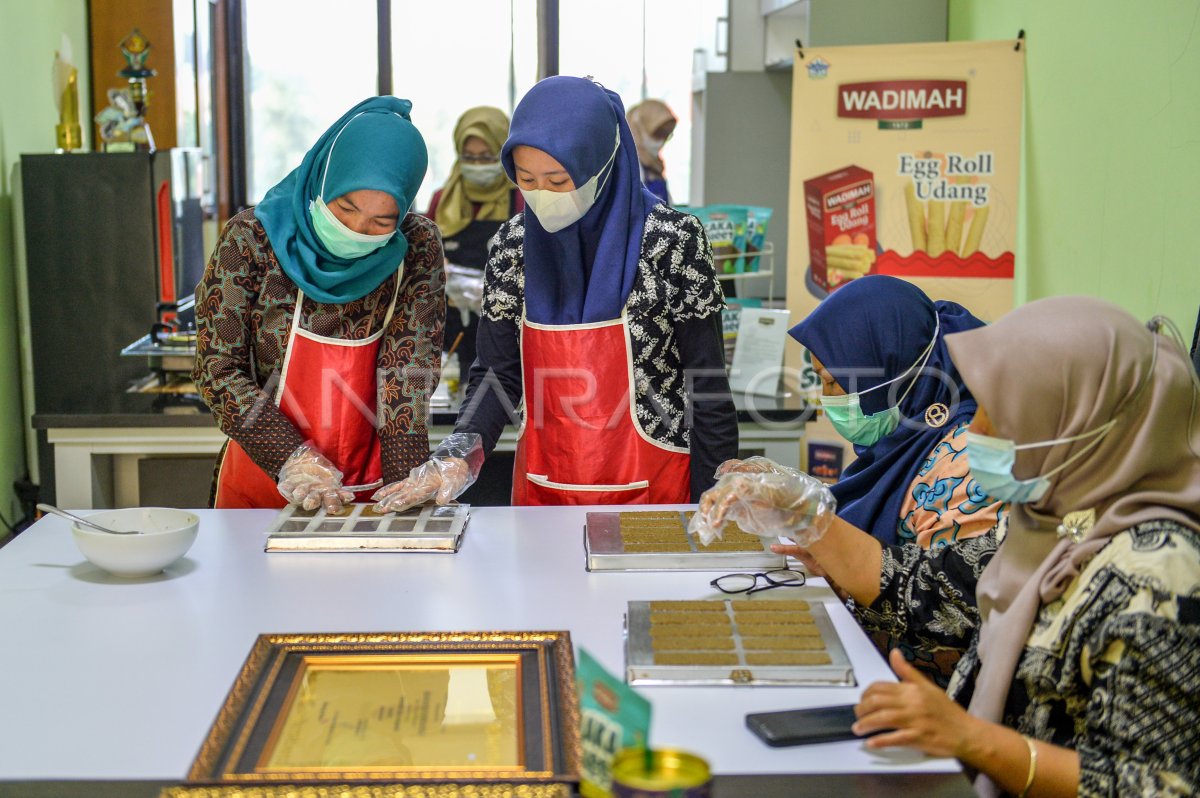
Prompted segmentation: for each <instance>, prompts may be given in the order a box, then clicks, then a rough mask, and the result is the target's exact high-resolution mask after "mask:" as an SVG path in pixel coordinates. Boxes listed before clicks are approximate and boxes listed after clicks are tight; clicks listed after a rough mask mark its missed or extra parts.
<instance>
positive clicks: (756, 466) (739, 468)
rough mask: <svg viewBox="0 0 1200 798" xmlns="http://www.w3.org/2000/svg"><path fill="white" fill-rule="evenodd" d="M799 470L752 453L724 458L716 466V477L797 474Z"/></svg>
mask: <svg viewBox="0 0 1200 798" xmlns="http://www.w3.org/2000/svg"><path fill="white" fill-rule="evenodd" d="M800 473H801V472H799V471H797V470H796V469H794V468H791V467H789V466H785V465H780V464H779V463H776V462H775V461H774V460H772V459H770V458H769V457H762V456H761V455H757V454H756V455H754V456H753V457H747V458H746V459H745V460H736V459H735V460H726V461H725V462H724V463H721V465H719V466H717V473H716V477H717V479H720V478H721V477H723V476H725V475H726V474H791V475H799V474H800Z"/></svg>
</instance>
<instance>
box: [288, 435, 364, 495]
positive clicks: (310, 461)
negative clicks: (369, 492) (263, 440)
mask: <svg viewBox="0 0 1200 798" xmlns="http://www.w3.org/2000/svg"><path fill="white" fill-rule="evenodd" d="M278 488H279V493H280V495H281V496H283V498H285V499H287V500H288V501H289V502H291V503H292V504H298V505H300V506H301V507H303V508H304V509H305V510H315V509H317V508H318V507H324V508H325V512H327V513H336V512H338V511H340V510H341V509H342V506H343V505H345V504H347V503H348V502H351V501H353V500H354V494H353V493H351V492H350V491H348V490H346V489H344V488H343V487H342V472H341V471H339V470H338V469H337V467H336V466H334V464H333V463H331V462H329V458H327V457H325V455H323V454H321V453H320V452H319V451H317V449H316V447H315V446H313V445H312V442H311V441H308V442H305V443H303V444H301V445H300V447H299V448H297V449H296V451H294V452H292V453H291V455H290V456H289V457H288V459H287V461H286V462H285V463H284V464H283V468H281V469H279V484H278Z"/></svg>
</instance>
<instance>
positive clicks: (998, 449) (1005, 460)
mask: <svg viewBox="0 0 1200 798" xmlns="http://www.w3.org/2000/svg"><path fill="white" fill-rule="evenodd" d="M1116 423H1117V420H1116V419H1115V418H1114V419H1112V420H1111V421H1109V422H1107V423H1105V424H1103V425H1101V426H1099V427H1097V428H1096V429H1094V430H1091V431H1089V432H1083V433H1080V434H1079V435H1072V436H1071V437H1070V438H1057V439H1055V440H1052V441H1039V442H1037V443H1023V444H1021V445H1020V446H1018V445H1017V444H1016V443H1015V442H1013V441H1010V440H1008V439H1007V438H993V437H992V436H991V435H980V434H979V433H977V432H971V431H970V430H967V445H966V452H967V463H968V464H969V465H970V467H971V477H972V478H973V479H974V480H975V481H976V482H978V483H979V487H980V489H981V490H983V492H984V493H986V494H987V495H988V496H990V497H991V498H992V499H995V500H996V501H1001V502H1009V503H1015V504H1028V503H1029V502H1035V501H1037V500H1039V499H1041V498H1042V497H1043V496H1045V495H1046V491H1047V490H1049V489H1050V477H1052V476H1054V475H1055V474H1057V473H1058V472H1059V471H1062V470H1063V469H1064V468H1066V467H1067V466H1069V465H1070V464H1071V463H1073V462H1075V461H1076V460H1078V459H1079V458H1080V457H1082V456H1083V455H1084V454H1086V453H1087V452H1088V450H1090V449H1091V448H1092V447H1093V446H1095V445H1096V444H1098V443H1100V441H1101V440H1103V439H1104V433H1106V432H1108V431H1109V430H1110V429H1112V428H1113V427H1114V426H1115V425H1116ZM1092 437H1095V440H1094V441H1092V442H1091V443H1089V444H1088V445H1087V446H1084V447H1083V448H1082V449H1080V450H1079V451H1078V452H1076V453H1075V454H1073V455H1071V456H1070V457H1068V458H1067V459H1066V460H1065V461H1064V462H1062V463H1060V464H1059V465H1058V466H1056V467H1054V468H1052V469H1051V470H1049V471H1047V472H1046V473H1045V474H1042V475H1040V476H1036V477H1032V478H1031V479H1017V478H1016V477H1015V476H1013V472H1012V470H1013V464H1014V463H1016V460H1017V450H1018V449H1040V448H1043V447H1046V446H1057V445H1059V444H1063V443H1073V442H1075V441H1081V440H1084V439H1086V438H1092Z"/></svg>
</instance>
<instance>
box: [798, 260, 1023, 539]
mask: <svg viewBox="0 0 1200 798" xmlns="http://www.w3.org/2000/svg"><path fill="white" fill-rule="evenodd" d="M981 326H983V322H982V321H980V320H979V319H977V318H975V317H974V316H972V315H971V314H970V313H969V312H967V310H966V309H965V308H963V307H962V306H961V305H958V304H956V303H954V302H942V301H939V302H933V301H931V300H930V299H929V297H927V296H926V295H925V294H924V293H923V292H922V291H921V289H919V288H917V287H916V286H915V285H913V284H911V283H908V282H905V281H904V280H900V279H897V278H895V277H887V276H883V275H872V276H868V277H862V278H859V279H857V280H854V281H853V282H850V283H848V284H847V285H845V286H843V287H842V288H839V289H838V290H837V291H835V292H834V293H832V294H830V296H829V297H828V298H827V299H825V300H824V301H822V302H821V304H820V305H818V306H817V309H816V310H814V311H813V312H812V313H811V314H809V316H808V317H807V318H806V319H805V320H804V321H802V322H800V323H799V324H797V325H796V326H795V327H793V328H792V330H791V331H790V334H791V336H792V337H793V338H795V339H796V340H797V341H799V342H800V344H802V345H803V346H804V348H805V349H807V350H808V351H809V353H810V354H811V356H812V361H813V368H814V369H815V370H816V372H817V374H818V376H820V378H821V383H822V394H823V396H822V400H821V401H822V405H823V406H824V407H825V412H826V415H827V416H828V417H829V419H830V421H832V422H833V424H834V426H835V428H836V429H838V431H839V432H840V433H841V434H842V435H843V436H845V437H847V438H848V439H850V440H851V442H852V443H855V452H856V453H857V455H858V457H857V459H856V460H855V461H854V462H853V463H851V464H850V466H849V467H847V468H846V470H845V472H844V473H843V474H842V478H841V479H840V480H839V481H838V483H837V484H836V485H834V486H833V494H834V496H835V497H836V498H837V502H838V515H839V516H840V517H841V518H842V519H843V520H844V521H847V522H849V523H851V524H853V525H854V526H856V527H858V528H860V529H863V530H865V531H867V532H869V533H870V534H872V535H873V536H875V537H876V538H878V539H879V540H881V541H882V542H884V543H897V542H899V543H911V542H916V543H919V544H920V545H921V546H922V547H923V548H939V547H941V546H944V545H946V544H948V543H952V542H954V541H955V540H961V539H964V538H968V537H975V536H977V535H982V534H984V533H985V532H987V531H988V530H989V529H991V528H992V527H994V526H995V525H996V523H997V522H998V520H999V516H1000V513H1001V511H1002V509H1003V505H1001V504H998V503H993V502H991V501H990V499H988V497H987V496H986V494H984V492H983V491H982V490H981V489H980V488H979V485H978V483H976V482H975V480H973V479H972V478H971V475H970V470H969V469H968V467H967V458H966V455H965V454H964V453H963V448H964V446H965V445H966V434H965V429H966V426H967V424H968V423H969V422H970V420H971V417H972V416H973V415H974V414H975V408H976V405H975V399H974V398H973V397H972V396H971V393H970V391H968V390H967V388H966V386H965V385H964V384H963V382H962V378H961V377H960V376H959V374H958V369H956V368H955V367H954V363H953V362H952V361H951V360H950V355H949V353H948V351H947V349H946V344H945V336H947V335H950V334H952V333H956V332H961V331H963V330H970V329H973V328H975V327H981ZM855 399H857V402H856V401H855ZM856 405H857V409H855V406H856Z"/></svg>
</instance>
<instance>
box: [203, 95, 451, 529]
mask: <svg viewBox="0 0 1200 798" xmlns="http://www.w3.org/2000/svg"><path fill="white" fill-rule="evenodd" d="M410 108H411V103H409V101H408V100H401V99H397V98H395V97H372V98H371V99H368V100H365V101H363V102H362V103H359V104H358V105H356V106H355V107H354V108H351V109H350V111H348V112H347V113H346V115H345V116H343V117H342V118H341V119H339V120H338V121H337V122H335V123H334V124H333V126H332V127H331V128H329V130H327V131H326V132H325V133H324V134H323V135H322V136H321V138H320V139H318V140H317V143H316V145H314V146H313V148H312V149H311V150H309V152H308V154H307V155H305V156H304V160H303V161H302V162H301V164H300V166H299V167H297V168H296V169H295V170H293V171H292V172H291V174H289V175H288V176H287V177H285V178H284V179H283V180H282V181H280V182H279V183H278V184H277V185H276V186H274V187H273V188H272V189H271V190H270V191H268V192H267V194H266V196H265V197H264V198H263V200H262V202H260V203H259V204H258V205H257V206H256V207H255V208H252V209H249V210H245V211H243V212H241V213H239V214H238V215H237V216H235V217H233V219H231V220H230V221H229V223H228V224H227V225H226V226H225V229H224V231H223V232H222V233H221V238H220V240H219V241H218V242H217V246H216V249H215V250H214V252H213V255H212V258H211V259H210V260H209V263H208V267H207V268H206V269H205V272H204V277H203V279H202V280H201V282H200V284H199V285H198V286H197V288H196V326H197V336H196V349H197V351H196V367H195V371H194V373H193V377H194V379H195V381H196V385H197V386H198V387H199V389H200V395H201V396H202V397H203V399H204V401H205V403H206V404H207V405H208V406H209V407H210V408H211V409H212V411H213V415H214V416H215V417H216V420H217V424H218V425H219V426H220V428H221V431H222V432H224V433H225V434H226V435H228V436H229V438H230V441H229V443H228V444H227V445H226V447H225V448H224V449H223V450H222V452H221V455H220V457H219V458H218V460H217V473H216V480H215V484H214V504H215V506H216V507H221V508H244V507H282V506H284V505H285V503H286V502H294V503H296V504H302V505H303V506H304V507H305V508H307V509H315V508H316V507H318V506H324V508H325V509H326V510H328V511H330V512H334V511H337V510H339V509H340V508H341V507H342V505H343V504H344V503H346V502H349V501H351V500H352V499H354V498H355V497H357V498H358V499H359V500H360V501H363V500H366V499H367V498H369V497H370V496H371V494H372V493H374V492H375V491H376V490H377V489H378V488H379V486H380V485H381V484H383V483H384V481H388V482H391V481H394V480H396V479H399V478H401V477H403V476H404V475H405V474H407V473H408V472H409V471H410V470H411V469H412V468H413V467H414V466H416V465H419V464H420V463H422V462H424V461H425V459H426V458H427V457H428V455H429V438H428V432H427V430H426V427H425V419H426V417H427V415H428V413H427V402H428V396H429V393H430V392H431V391H432V390H433V387H434V384H436V382H437V373H438V368H439V363H440V357H441V337H442V324H443V320H444V316H445V305H444V299H443V290H442V289H443V281H444V278H443V270H442V261H443V256H442V248H441V244H440V243H439V240H438V233H437V228H436V227H435V226H434V224H433V222H431V221H429V220H428V219H425V218H423V217H420V216H416V215H414V214H406V213H405V211H406V210H407V209H408V206H409V204H410V203H411V201H412V197H413V196H414V195H415V194H416V192H417V189H418V188H419V187H420V185H421V180H422V178H423V177H424V175H425V168H426V163H427V155H426V150H425V142H424V140H423V139H422V138H421V134H420V133H419V132H418V131H417V129H416V128H415V127H413V124H412V122H411V121H410V120H409V109H410Z"/></svg>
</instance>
